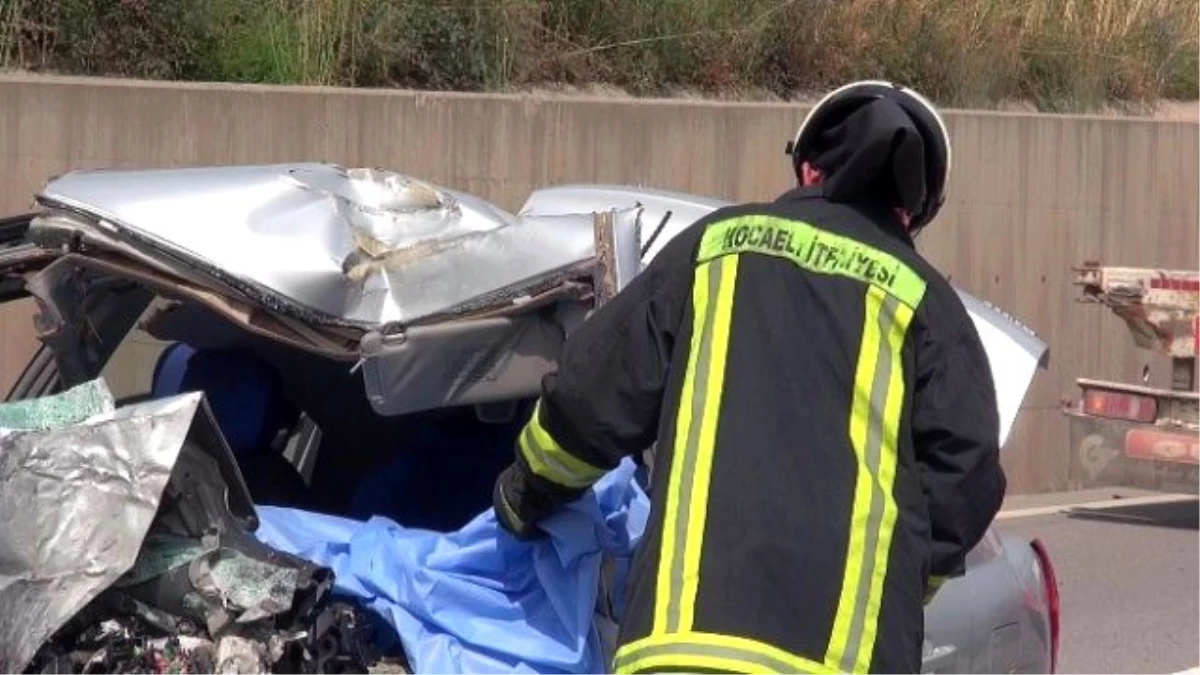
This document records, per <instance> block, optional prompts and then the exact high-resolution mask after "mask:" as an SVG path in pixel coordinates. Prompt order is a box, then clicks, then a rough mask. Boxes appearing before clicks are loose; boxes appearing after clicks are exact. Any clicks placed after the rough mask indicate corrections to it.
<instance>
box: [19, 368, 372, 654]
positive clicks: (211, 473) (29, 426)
mask: <svg viewBox="0 0 1200 675" xmlns="http://www.w3.org/2000/svg"><path fill="white" fill-rule="evenodd" d="M112 401H113V399H112V396H111V393H109V392H108V390H107V387H106V386H105V385H104V383H103V381H100V380H97V381H93V382H89V383H86V384H85V385H82V386H81V387H77V388H75V389H72V390H68V391H67V392H65V393H63V394H59V395H57V396H52V397H46V398H43V399H37V400H36V401H26V402H22V403H18V404H5V405H3V406H0V420H3V421H4V423H5V424H6V425H8V426H6V427H5V428H4V429H3V431H2V432H0V520H2V521H3V522H6V523H8V524H9V526H8V527H6V528H3V529H0V570H3V572H2V573H0V606H2V607H4V608H5V611H4V612H2V613H0V671H3V672H32V673H114V672H128V673H201V672H204V673H268V672H289V673H327V672H366V671H367V670H368V668H369V667H371V666H372V665H374V664H375V663H376V662H377V661H379V660H380V657H381V654H380V653H379V650H377V649H376V647H375V645H376V643H377V642H378V641H377V640H376V638H375V635H374V630H375V628H376V625H375V624H374V623H373V622H372V621H370V620H369V619H368V617H366V615H365V614H363V613H362V611H361V610H360V609H358V608H357V607H355V606H353V605H349V604H345V603H342V602H338V601H336V600H335V599H334V597H333V596H332V595H331V589H332V586H333V572H332V570H330V569H329V568H328V567H324V566H320V565H316V564H313V563H311V562H308V561H306V560H303V559H301V558H299V557H296V556H294V555H291V554H289V553H285V552H283V551H280V550H277V549H274V548H272V547H270V546H268V545H266V544H264V543H262V542H261V541H259V540H258V539H257V538H256V537H255V536H254V530H255V529H256V528H257V527H258V516H257V514H256V513H255V511H254V506H253V504H252V503H251V502H250V498H249V495H248V494H247V492H246V488H245V483H244V481H243V480H242V478H241V475H240V473H238V470H237V465H236V464H235V463H234V460H233V458H232V456H230V455H229V449H228V447H227V446H226V445H225V442H224V439H223V437H222V436H221V435H220V432H219V430H217V428H216V427H215V423H214V422H213V419H212V413H211V412H210V411H209V409H208V406H207V404H206V402H205V401H204V398H203V395H202V394H199V393H195V394H184V395H180V396H175V397H171V398H166V399H163V400H159V401H153V402H150V403H143V404H137V405H132V406H126V407H122V408H117V407H115V406H114V404H113V402H112ZM13 406H20V407H19V408H14V407H13ZM18 423H19V424H18ZM29 513H36V514H37V517H36V518H29V517H28V514H29ZM21 514H25V517H22V516H21Z"/></svg>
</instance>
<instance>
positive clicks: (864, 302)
mask: <svg viewBox="0 0 1200 675" xmlns="http://www.w3.org/2000/svg"><path fill="white" fill-rule="evenodd" d="M889 217H890V216H889V215H888V214H887V213H885V212H883V211H872V210H870V209H867V208H864V207H852V206H849V205H845V204H835V203H832V202H829V201H827V200H825V199H823V198H822V197H821V195H820V189H819V188H806V189H798V190H795V191H792V192H789V193H787V194H785V195H784V196H783V197H781V198H780V199H779V200H777V201H775V202H774V203H768V204H751V205H743V206H734V207H729V208H725V209H721V210H719V211H716V212H714V213H713V214H711V215H710V216H708V217H706V218H704V219H702V220H701V221H699V222H697V223H696V224H694V225H693V226H692V227H690V228H689V229H688V230H685V231H684V232H682V233H680V234H679V235H677V236H676V237H675V239H674V240H672V241H671V242H670V243H669V244H668V245H667V246H666V247H665V248H664V249H663V250H662V251H661V253H660V254H659V255H658V256H657V257H656V258H655V259H654V260H653V261H652V262H651V264H650V265H648V266H647V268H646V270H645V271H643V273H642V274H641V275H640V276H639V277H637V278H636V279H635V280H634V281H633V282H632V283H631V284H630V286H629V287H628V288H626V289H625V290H624V291H622V292H621V293H620V294H619V295H618V296H617V297H616V298H615V299H614V300H613V301H612V302H611V303H609V304H608V305H606V306H605V307H603V308H601V309H600V310H599V311H597V312H596V313H595V314H594V315H593V316H592V317H591V318H590V319H589V320H588V321H587V322H585V324H584V325H583V326H582V327H581V328H580V329H579V330H578V331H577V332H576V333H574V334H573V335H572V336H571V337H570V338H569V339H568V341H567V343H566V346H565V348H564V352H563V354H562V356H561V359H560V362H559V368H558V371H557V373H555V374H551V375H548V376H547V377H546V378H545V380H544V383H543V392H542V395H541V398H540V400H539V403H538V406H537V408H536V409H535V412H534V414H533V417H532V419H531V420H530V422H529V424H528V425H527V426H526V427H525V430H524V432H523V433H522V435H521V437H520V439H519V442H518V448H517V459H516V461H515V462H514V464H513V465H512V466H511V467H510V468H509V469H508V470H506V471H505V472H504V473H503V474H502V475H501V477H500V478H499V480H498V481H497V484H496V495H495V501H496V506H497V513H498V514H499V515H500V519H501V521H502V522H504V523H505V524H506V525H507V526H508V527H509V529H511V530H513V531H516V532H518V533H521V532H529V531H530V530H531V529H532V528H533V524H534V523H535V522H536V521H537V520H538V519H540V518H541V517H542V516H544V515H546V514H547V513H548V512H549V511H551V510H552V509H553V508H555V507H556V506H557V505H559V504H562V503H564V502H566V501H569V500H573V499H575V498H577V497H578V496H580V495H581V494H582V492H583V491H584V490H586V489H587V488H588V487H589V486H590V485H591V484H592V483H593V482H594V481H595V480H597V479H598V478H599V477H600V476H601V475H602V474H603V473H604V472H606V471H608V470H610V469H612V468H614V467H615V466H616V465H617V463H618V462H619V461H620V460H621V458H622V457H624V456H627V455H639V454H640V453H641V452H642V451H643V450H645V449H647V448H650V447H651V446H654V447H655V448H656V449H655V454H654V460H653V472H652V478H651V492H650V496H651V500H652V504H653V506H652V509H651V515H650V522H649V525H648V529H647V532H646V535H645V538H644V539H643V540H642V544H641V546H640V548H639V550H638V553H637V556H636V558H635V561H634V565H633V572H632V578H631V581H630V595H629V597H628V601H627V604H626V608H627V609H626V615H625V616H624V617H623V621H622V626H621V632H620V638H619V645H620V646H619V650H618V652H617V654H616V657H615V663H614V664H613V665H614V668H615V669H616V671H617V672H637V671H650V670H655V669H663V668H676V669H678V668H684V669H691V670H692V671H693V672H694V671H696V670H705V669H711V670H717V671H733V672H825V673H830V672H867V671H871V672H910V673H915V672H919V670H920V666H921V663H920V659H921V646H922V639H923V631H924V629H923V607H922V601H923V597H924V595H925V594H926V592H927V591H929V589H930V588H931V587H933V586H934V585H935V584H937V583H938V581H939V580H940V579H943V578H946V577H950V576H957V575H959V574H961V573H962V572H963V571H964V557H965V554H966V553H967V551H968V550H969V549H971V548H972V547H973V546H974V545H975V544H976V543H978V542H979V540H980V539H981V538H982V536H983V535H984V533H985V531H986V529H987V527H988V525H989V524H990V522H991V520H992V518H993V516H994V515H995V514H996V512H997V510H998V509H999V507H1000V502H1001V499H1002V497H1003V494H1004V490H1005V478H1004V474H1003V472H1002V471H1001V468H1000V465H999V457H998V447H997V443H998V435H999V432H998V427H999V423H998V419H997V408H996V401H995V393H994V389H993V383H992V377H991V371H990V369H989V366H988V363H987V360H986V356H985V353H984V351H983V347H982V345H981V343H980V340H979V337H978V334H977V333H976V331H975V329H974V326H973V324H972V322H971V320H970V317H969V316H968V315H967V313H966V311H965V309H964V308H963V306H962V304H961V303H960V301H959V299H958V298H957V295H956V294H955V292H954V291H953V289H952V288H951V287H950V285H949V284H948V282H947V281H946V280H945V279H944V278H943V277H942V276H941V275H940V274H938V273H937V272H936V271H935V270H934V269H933V268H932V267H931V266H930V265H929V264H927V263H926V262H925V261H924V260H923V259H922V258H921V257H920V256H919V255H918V254H917V253H916V251H915V250H914V248H913V246H912V242H911V241H910V240H909V239H908V237H907V235H905V234H903V233H902V232H901V231H900V230H899V229H898V228H895V227H893V226H891V225H889V224H887V219H888V218H889ZM655 444H656V445H655Z"/></svg>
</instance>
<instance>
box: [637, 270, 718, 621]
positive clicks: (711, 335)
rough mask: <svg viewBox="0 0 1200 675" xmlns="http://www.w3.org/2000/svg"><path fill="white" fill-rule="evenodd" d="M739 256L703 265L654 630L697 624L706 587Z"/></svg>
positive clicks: (670, 483) (673, 460) (697, 282)
mask: <svg viewBox="0 0 1200 675" xmlns="http://www.w3.org/2000/svg"><path fill="white" fill-rule="evenodd" d="M737 266H738V257H737V256H727V257H723V258H722V259H720V260H719V261H716V262H714V263H710V264H702V265H700V266H699V267H697V269H696V278H695V282H694V287H693V289H692V314H693V323H692V339H691V346H690V348H689V353H688V362H687V370H686V372H685V374H684V382H683V393H682V395H681V397H680V401H679V413H678V418H677V420H676V424H675V443H674V446H673V448H672V454H671V473H670V477H669V479H668V484H667V502H666V505H665V510H664V513H665V515H664V523H663V543H662V547H661V549H660V554H659V567H658V579H657V585H656V591H655V603H654V626H653V630H652V632H653V633H655V634H658V633H668V632H670V633H674V632H678V631H681V630H688V629H690V628H691V625H692V621H693V618H694V614H693V605H694V604H695V598H696V592H697V588H698V587H699V574H700V555H701V551H702V549H703V543H704V528H705V521H706V519H707V509H708V488H709V480H710V477H711V474H712V454H713V450H714V448H715V446H716V435H717V419H718V416H719V415H718V413H719V410H720V403H721V391H722V389H723V387H724V382H725V360H726V356H727V354H728V349H729V332H730V329H729V326H730V320H731V318H732V314H733V296H734V290H735V288H736V284H737Z"/></svg>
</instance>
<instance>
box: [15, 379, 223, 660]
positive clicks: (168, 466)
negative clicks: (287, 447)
mask: <svg viewBox="0 0 1200 675" xmlns="http://www.w3.org/2000/svg"><path fill="white" fill-rule="evenodd" d="M200 403H201V395H200V394H185V395H182V396H177V397H173V398H170V399H165V400H161V401H154V402H150V403H144V404H141V405H135V406H129V407H126V408H121V409H118V410H116V411H113V412H111V413H108V414H106V415H103V416H101V417H99V418H93V419H91V420H89V421H86V422H84V423H82V424H78V425H76V426H70V427H65V428H56V429H48V430H40V431H12V432H9V433H7V434H5V435H4V436H2V437H0V522H3V523H5V524H6V525H5V527H4V528H0V607H3V608H4V611H2V612H0V672H20V671H21V670H23V669H24V668H25V666H26V664H27V663H28V662H29V660H30V659H31V658H32V657H33V656H34V654H35V653H36V652H37V650H38V648H39V647H40V646H41V645H42V643H43V642H44V641H45V640H46V639H48V638H49V637H50V636H51V635H53V634H54V632H55V631H56V630H58V629H59V628H60V627H61V626H62V625H63V624H64V623H65V622H66V621H67V620H68V619H70V618H71V617H72V616H74V615H75V614H76V613H77V612H79V611H80V610H81V609H82V608H83V607H84V606H85V605H87V604H88V603H89V602H90V601H92V600H93V599H94V598H95V597H96V596H97V595H99V594H100V593H101V592H102V591H103V590H104V589H106V588H108V587H109V586H110V585H112V584H113V583H114V582H115V581H116V580H117V579H118V578H120V577H121V575H122V574H124V573H125V572H126V571H127V570H128V569H129V568H130V567H132V566H133V564H134V561H135V560H136V559H137V555H138V551H139V549H140V548H141V545H142V539H143V538H144V537H145V535H146V532H147V531H148V530H149V528H150V524H151V522H152V520H153V519H154V516H155V513H156V511H157V510H158V505H159V501H160V499H161V497H162V494H163V490H164V488H166V486H167V483H168V481H169V480H170V477H171V470H172V467H173V466H174V465H175V463H176V460H177V459H178V456H179V452H180V449H181V448H182V447H183V444H184V439H185V438H186V436H187V433H188V430H189V428H190V427H191V425H192V422H193V419H194V418H195V416H196V412H197V410H198V409H199V407H200Z"/></svg>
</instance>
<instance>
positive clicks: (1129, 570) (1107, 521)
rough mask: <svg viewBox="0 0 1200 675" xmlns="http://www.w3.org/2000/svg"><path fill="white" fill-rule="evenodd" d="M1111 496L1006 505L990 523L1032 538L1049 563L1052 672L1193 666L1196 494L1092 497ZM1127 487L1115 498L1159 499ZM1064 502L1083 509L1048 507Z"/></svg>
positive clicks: (1198, 598)
mask: <svg viewBox="0 0 1200 675" xmlns="http://www.w3.org/2000/svg"><path fill="white" fill-rule="evenodd" d="M1115 492H1117V491H1093V492H1090V493H1089V494H1075V495H1052V496H1046V497H1041V498H1035V499H1034V500H1026V502H1025V503H1019V504H1011V503H1006V505H1005V513H1003V514H1002V517H1001V519H1000V520H999V521H998V522H997V528H998V529H999V530H1000V531H1002V532H1006V533H1014V534H1019V535H1023V536H1025V537H1030V538H1032V537H1038V538H1040V539H1041V540H1042V541H1043V542H1045V543H1046V546H1047V548H1048V550H1049V553H1050V556H1051V559H1052V560H1053V562H1054V566H1055V570H1056V572H1057V575H1058V580H1059V588H1060V593H1061V597H1062V648H1061V653H1060V661H1059V671H1060V672H1063V673H1178V672H1181V671H1186V670H1189V669H1192V668H1196V667H1197V666H1200V583H1198V579H1200V548H1198V546H1200V535H1198V528H1200V508H1198V503H1197V500H1196V499H1195V498H1187V499H1185V500H1184V501H1175V502H1171V503H1154V504H1147V503H1142V504H1131V505H1119V504H1120V503H1121V502H1120V501H1108V502H1107V503H1103V504H1099V503H1097V502H1098V501H1099V500H1108V499H1110V498H1111V496H1112V494H1113V493H1115ZM1129 492H1130V491H1125V492H1124V494H1125V495H1126V496H1133V497H1134V498H1135V501H1136V500H1137V499H1138V498H1140V499H1142V500H1144V501H1153V500H1155V499H1159V498H1160V497H1161V496H1154V495H1149V494H1148V493H1138V494H1135V495H1129ZM1168 498H1169V497H1168ZM1010 501H1012V500H1010ZM1071 503H1074V504H1084V505H1085V506H1082V507H1078V508H1073V509H1069V510H1068V511H1067V512H1066V513H1063V512H1061V511H1060V510H1059V509H1058V508H1057V507H1058V505H1066V504H1071ZM1048 505H1049V506H1048ZM1046 511H1052V512H1050V513H1047V512H1046Z"/></svg>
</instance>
